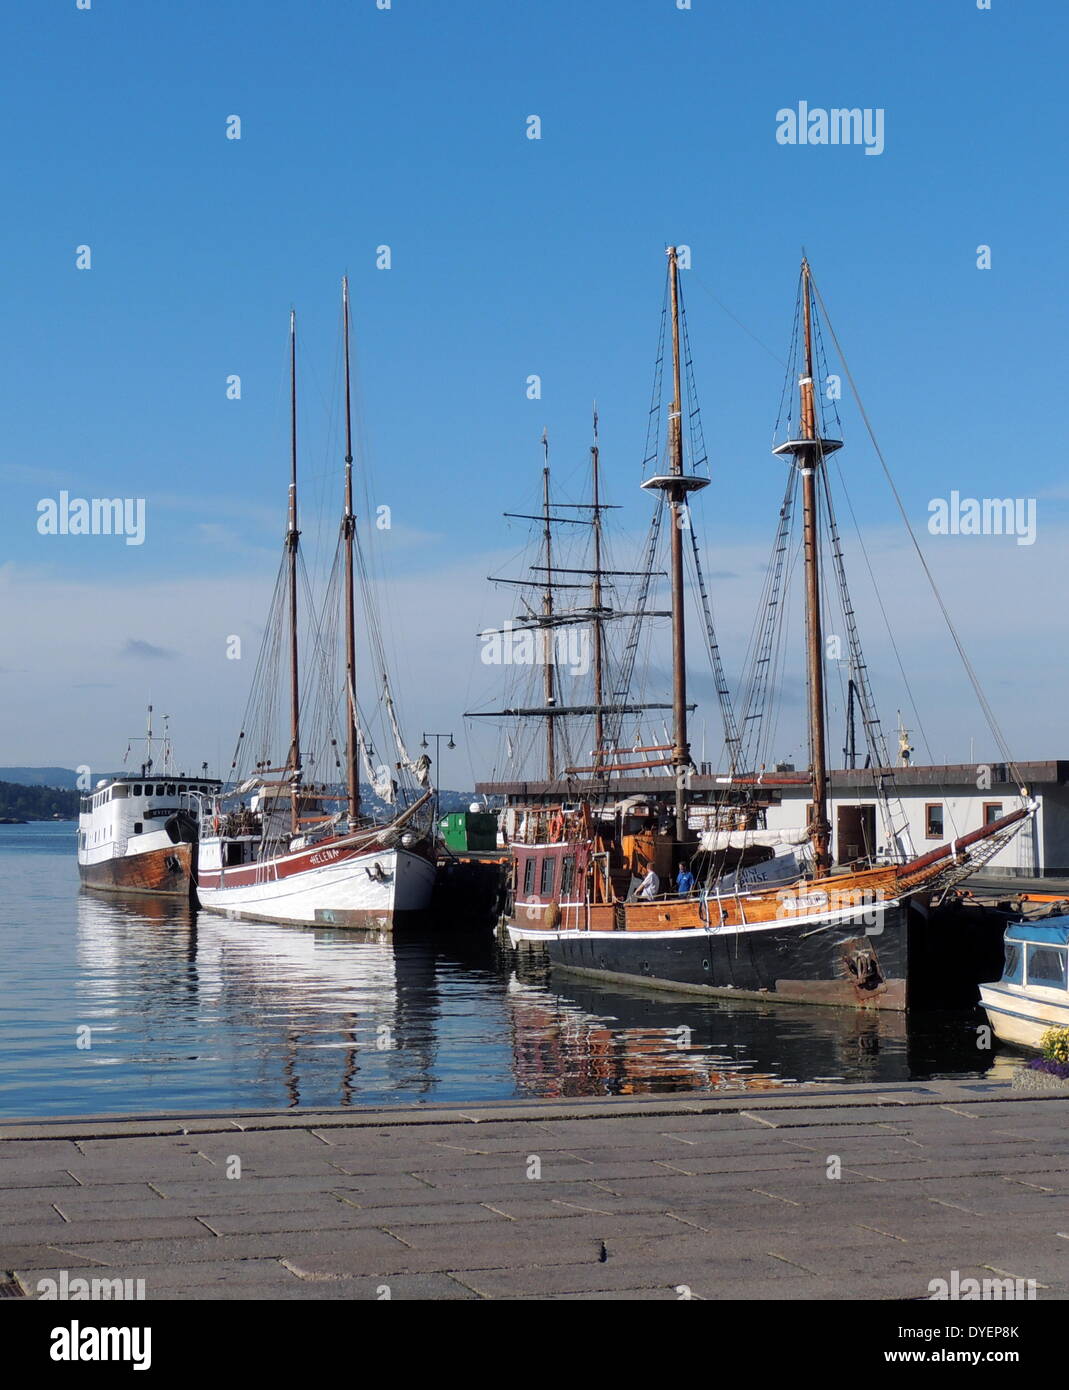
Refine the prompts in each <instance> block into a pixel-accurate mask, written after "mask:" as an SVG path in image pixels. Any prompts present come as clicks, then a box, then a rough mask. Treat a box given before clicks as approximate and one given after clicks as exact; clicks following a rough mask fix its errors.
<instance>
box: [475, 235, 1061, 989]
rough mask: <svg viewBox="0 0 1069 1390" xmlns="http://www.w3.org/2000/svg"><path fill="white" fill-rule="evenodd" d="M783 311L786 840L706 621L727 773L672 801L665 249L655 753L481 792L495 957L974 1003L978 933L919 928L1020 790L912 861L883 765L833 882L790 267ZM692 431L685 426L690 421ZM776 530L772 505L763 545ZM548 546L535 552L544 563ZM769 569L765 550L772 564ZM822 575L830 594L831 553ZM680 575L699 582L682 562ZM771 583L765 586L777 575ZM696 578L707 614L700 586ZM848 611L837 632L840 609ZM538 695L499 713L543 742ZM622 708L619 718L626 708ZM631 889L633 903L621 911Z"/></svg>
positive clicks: (821, 480) (688, 762)
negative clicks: (801, 793)
mask: <svg viewBox="0 0 1069 1390" xmlns="http://www.w3.org/2000/svg"><path fill="white" fill-rule="evenodd" d="M799 298H800V304H799V309H800V312H799V314H798V320H799V334H798V337H799V338H800V353H801V357H800V359H799V370H798V392H799V407H800V418H799V422H798V426H797V428H795V429H792V430H789V431H788V437H787V438H786V439H785V440H784V441H783V442H782V443H781V444H779V445H778V446H777V447H776V449H775V450H774V453H775V454H776V455H778V456H779V457H780V458H783V459H785V460H786V461H788V462H789V465H790V468H791V475H790V481H789V484H788V498H790V497H792V496H793V495H794V493H793V489H794V488H795V486H796V484H800V491H801V502H802V550H803V559H804V592H805V641H806V668H807V677H808V679H807V685H808V734H809V748H810V768H809V770H808V772H807V773H806V774H805V780H806V782H807V783H808V785H809V790H810V801H809V805H808V813H807V819H806V823H805V825H804V826H799V827H796V828H794V829H793V830H784V829H774V828H773V829H770V828H768V826H767V823H766V819H765V816H764V811H765V808H766V807H767V804H768V798H769V796H770V795H771V794H772V793H773V789H774V785H775V782H776V780H777V779H776V777H775V776H772V775H768V774H766V772H765V769H764V767H763V766H761V767H758V768H753V767H751V768H750V769H749V770H747V768H746V766H745V762H744V758H745V747H744V742H743V739H742V738H741V737H740V734H739V727H738V723H737V722H736V721H735V719H734V715H733V712H732V710H731V707H730V701H729V700H727V699H726V698H723V697H724V696H725V695H726V687H725V685H724V682H723V676H722V667H721V665H720V662H719V651H718V648H717V647H716V642H715V636H714V635H713V633H712V626H711V615H710V610H709V606H708V603H707V602H706V603H705V605H704V613H705V616H706V619H707V625H708V634H707V635H708V637H709V639H710V646H711V652H712V654H713V658H714V674H715V675H716V676H717V688H718V691H719V693H720V694H721V696H722V700H721V703H722V708H723V710H724V714H725V747H726V748H727V750H728V753H729V756H730V760H731V770H730V775H729V776H727V777H725V778H724V779H722V780H723V782H724V783H725V787H724V790H723V792H722V794H721V795H720V796H719V797H718V799H717V800H716V802H715V803H714V804H713V805H712V806H709V807H706V808H705V818H704V820H703V821H702V823H701V827H700V828H696V827H695V825H694V824H693V823H692V820H691V816H690V814H689V813H690V811H693V809H694V807H693V806H692V805H690V803H691V801H692V798H691V796H690V792H689V785H690V781H691V776H692V773H693V766H694V765H693V760H692V754H691V744H690V736H689V731H688V723H687V720H688V714H689V713H690V712H691V710H692V709H693V706H691V705H688V702H687V669H686V653H687V645H686V620H685V597H684V593H685V590H684V563H683V557H684V540H685V537H686V536H687V535H688V534H691V535H693V531H692V528H691V526H690V524H689V506H690V499H691V497H692V496H693V494H695V493H696V492H698V491H699V490H701V489H702V488H704V487H705V486H706V485H707V484H708V482H709V479H708V477H706V476H703V475H700V474H698V473H696V472H695V471H694V470H693V468H692V469H691V471H689V472H688V471H687V470H686V469H685V467H684V424H683V421H684V400H683V386H682V376H683V368H684V365H685V366H686V368H687V371H688V373H689V369H690V357H689V351H687V352H685V351H684V350H683V348H682V347H681V338H685V326H681V325H682V324H683V319H682V312H681V295H680V286H679V265H678V259H677V256H676V252H675V249H674V248H669V250H668V292H667V306H668V307H667V311H668V312H669V313H670V317H671V344H672V349H671V354H672V355H671V360H672V378H671V381H672V397H671V404H670V409H669V420H668V431H667V465H668V466H667V467H666V468H661V469H660V470H659V471H655V472H654V474H653V476H652V477H650V478H648V479H647V480H646V481H645V482H644V484H643V486H644V487H645V488H646V489H648V490H650V491H652V492H654V493H656V494H659V496H660V498H661V499H662V501H663V506H664V510H665V511H666V513H667V520H668V521H669V522H670V580H671V632H672V675H673V682H672V706H671V708H672V730H671V736H670V739H668V740H666V741H665V742H664V743H662V744H646V745H643V746H636V748H635V749H634V750H633V751H634V753H635V754H636V755H639V754H641V755H642V756H641V758H640V759H639V760H638V761H632V762H625V761H621V754H620V752H619V750H618V749H617V748H616V747H614V746H612V741H611V740H609V746H606V742H605V741H604V739H603V737H602V736H603V734H604V722H602V723H601V727H599V729H598V731H597V735H596V737H595V743H594V748H595V757H594V763H593V765H592V766H591V767H586V768H571V769H568V770H567V772H566V775H565V776H564V777H563V778H559V779H558V787H559V788H560V793H561V794H559V795H558V796H557V797H554V796H553V794H552V787H551V785H550V784H551V783H552V781H553V776H554V769H553V765H552V761H550V763H549V764H548V766H547V778H548V781H547V784H546V785H545V786H544V787H543V788H542V789H541V791H542V794H541V795H539V796H537V797H535V798H532V799H531V800H530V802H529V804H527V805H523V804H522V802H517V801H516V798H515V796H514V793H515V790H516V788H515V784H513V786H512V787H511V788H509V787H503V786H501V785H500V784H498V785H496V786H495V785H494V784H487V785H485V786H484V787H483V788H482V789H483V790H487V791H493V790H505V791H507V792H509V793H510V795H512V798H513V802H514V804H513V806H512V807H511V809H510V811H509V813H508V816H507V821H508V824H509V826H510V829H511V831H512V835H511V852H512V859H513V885H512V888H513V893H512V898H513V901H512V908H511V912H510V914H509V918H508V923H507V928H508V935H509V938H510V940H511V941H512V943H513V944H521V943H535V944H538V945H541V946H544V947H545V948H546V950H547V951H548V954H549V956H550V959H551V960H552V961H553V962H555V963H557V964H559V965H562V966H566V967H568V968H570V969H573V970H579V971H585V972H594V973H596V974H599V975H610V976H616V977H624V978H628V979H638V980H645V981H647V982H654V983H656V984H659V985H662V986H671V987H676V988H682V989H691V990H698V991H701V992H707V991H711V992H718V991H724V992H730V993H731V994H732V995H733V996H735V997H738V996H740V995H754V996H757V997H761V998H768V997H774V998H776V999H779V1000H783V1001H789V1002H798V1003H817V1004H840V1005H848V1006H857V1005H864V1006H869V1007H875V1008H879V1009H893V1010H900V1009H904V1008H906V1007H907V1006H909V1005H910V1004H917V1003H919V1002H921V1001H922V1000H924V999H925V998H926V997H927V998H932V999H934V1000H936V1001H943V1000H946V999H947V998H948V997H949V996H950V993H951V991H952V989H953V988H954V987H957V986H960V985H961V984H962V982H964V983H965V985H966V988H967V989H972V990H973V991H974V992H973V994H972V1000H975V986H976V985H977V984H978V982H979V981H980V980H982V979H983V978H984V972H985V970H986V969H987V968H988V966H987V962H988V961H989V959H990V949H989V948H990V943H989V942H988V941H987V940H986V936H985V932H984V931H981V930H980V929H978V928H976V927H975V926H971V927H970V926H964V925H962V924H961V923H960V921H959V922H958V923H957V924H942V925H935V924H933V922H932V921H931V920H930V917H929V913H928V908H929V905H930V903H931V902H932V899H933V896H934V895H936V894H938V893H940V892H942V891H944V890H945V889H946V888H948V887H949V886H951V885H953V884H955V883H958V882H960V881H961V880H962V879H964V878H965V877H967V876H968V875H969V874H970V873H972V872H974V871H975V870H976V869H977V868H978V867H980V866H981V865H982V864H983V863H985V862H986V861H987V859H989V858H990V857H991V856H992V855H993V854H994V853H995V852H997V850H998V849H999V848H1001V847H1002V846H1003V845H1004V844H1005V843H1006V841H1007V840H1008V839H1009V838H1011V837H1012V836H1013V835H1014V834H1016V833H1017V831H1018V830H1019V828H1020V827H1021V825H1022V824H1023V822H1024V821H1025V820H1026V819H1027V818H1028V817H1029V816H1030V815H1032V814H1033V812H1034V803H1032V802H1031V801H1030V800H1029V798H1028V794H1027V791H1026V789H1024V788H1022V789H1021V804H1020V806H1019V807H1018V808H1017V809H1015V810H1014V811H1012V812H1011V813H1010V814H1008V815H1005V816H1002V817H1000V818H999V819H997V820H995V821H993V822H992V823H990V824H988V825H985V826H984V827H983V828H981V829H979V830H976V831H974V832H972V833H970V834H967V835H963V836H961V837H959V838H957V839H954V840H952V841H950V842H948V843H946V844H943V845H940V846H939V847H938V848H935V849H933V850H932V851H931V852H929V853H927V854H923V855H920V856H917V855H916V854H915V853H914V852H913V851H912V847H911V845H910V844H909V841H908V835H907V834H904V833H903V830H904V825H898V826H896V825H895V824H894V816H893V797H894V792H893V772H892V770H891V769H890V767H889V762H890V760H889V758H887V757H886V756H884V757H883V758H882V759H881V760H879V761H877V762H876V763H875V766H874V767H873V769H872V775H873V779H874V784H875V786H876V791H877V794H878V795H879V796H880V797H881V798H882V803H881V804H883V805H884V806H885V808H887V825H888V834H887V846H886V852H885V854H884V855H883V856H882V857H881V859H874V858H873V857H872V856H871V855H870V856H869V857H868V858H867V859H866V860H864V861H859V862H857V863H856V864H854V865H851V866H848V867H847V868H846V869H845V870H839V871H835V872H833V869H832V863H831V855H830V853H829V842H830V824H829V818H828V761H827V750H826V723H827V708H826V698H825V690H824V666H823V661H824V637H823V621H822V620H823V611H822V600H821V595H822V572H821V543H820V539H821V538H820V524H819V523H820V517H819V513H820V509H821V505H822V497H824V496H825V492H824V490H825V489H826V487H827V480H826V477H825V474H824V469H825V460H826V459H827V457H828V456H829V455H830V454H832V453H833V452H834V451H835V450H837V449H839V448H840V447H841V441H840V440H838V439H834V438H830V437H827V436H826V435H825V433H824V431H823V429H822V427H821V421H820V420H819V419H818V410H817V405H816V399H815V390H814V372H815V362H814V334H813V320H814V311H813V298H812V281H811V274H810V268H809V265H808V262H806V261H803V264H802V270H801V281H800V290H799ZM662 338H663V329H662ZM688 384H689V376H688ZM690 414H691V418H692V416H693V411H692V412H691V413H690ZM828 496H829V498H830V494H828ZM827 506H829V507H830V500H829V501H828V503H827ZM787 511H788V505H787V503H785V506H784V509H783V511H781V532H782V527H783V517H784V515H785V513H786V512H787ZM547 517H548V507H547ZM547 536H548V523H547ZM548 544H549V542H548V538H547V542H546V545H547V550H548ZM784 549H785V546H784V545H783V544H782V543H781V544H780V555H781V557H782V552H783V550H784ZM833 555H834V560H835V564H836V567H837V569H838V570H839V571H840V575H839V577H840V578H841V579H842V582H843V584H844V585H845V577H844V575H843V574H842V573H841V571H842V564H841V554H840V553H839V550H838V538H837V535H836V537H835V547H834V551H833ZM694 558H695V563H696V564H697V562H698V547H697V544H696V542H695V543H694ZM779 564H780V569H781V570H782V558H781V559H780V561H779ZM697 575H698V581H699V586H700V589H701V593H702V598H703V600H705V599H706V598H707V595H706V592H705V585H704V581H703V580H702V578H701V572H700V568H698V569H697ZM777 582H779V581H777ZM780 607H781V608H782V604H780ZM848 609H849V614H850V616H849V622H850V623H852V608H849V605H848ZM551 614H552V602H551V600H549V599H547V602H546V604H545V605H544V609H543V622H548V621H549V620H550V618H551ZM851 630H852V629H851ZM764 660H765V669H764V672H763V673H761V672H760V671H759V674H758V677H757V678H756V679H757V680H758V681H759V682H760V681H762V680H763V681H767V679H768V669H769V666H770V662H769V660H768V658H767V657H766V658H764ZM757 665H758V667H760V661H758V663H757ZM853 669H854V673H855V674H856V675H857V676H858V690H859V698H863V704H862V712H863V716H864V723H865V727H866V731H867V732H869V733H872V732H873V731H874V730H878V719H877V717H876V715H875V713H874V709H873V706H872V703H871V698H870V692H869V691H868V689H867V678H866V677H865V675H864V670H865V667H864V662H863V660H862V658H861V656H860V647H857V651H856V660H855V664H854V668H853ZM552 693H553V692H552V688H551V687H550V686H547V699H546V705H547V708H546V709H543V710H541V711H538V710H535V709H529V710H526V711H522V710H511V711H505V713H508V714H529V715H530V714H539V713H540V714H541V715H542V716H543V717H546V719H547V725H548V727H549V728H551V729H552V728H553V727H554V725H555V724H557V722H558V720H559V719H560V718H561V717H563V716H564V715H566V714H568V713H570V712H574V711H568V710H562V709H554V708H549V707H551V706H552V704H553V701H552V699H551V698H550V697H551V696H552ZM852 693H853V685H852ZM762 699H763V696H762ZM757 703H760V701H757ZM623 708H625V709H627V708H632V707H631V706H627V705H626V704H625V705H624V706H623ZM592 709H593V712H594V713H595V714H599V715H602V716H610V715H611V716H612V717H617V715H618V711H617V710H615V709H610V708H609V707H606V706H603V705H602V703H601V701H600V699H599V698H595V702H594V705H593V706H592ZM747 718H749V714H748V715H747ZM881 738H882V736H881ZM877 745H879V740H877ZM652 768H667V769H670V770H671V773H672V777H673V779H674V792H673V794H672V796H671V798H670V799H666V798H663V797H657V796H655V795H649V796H647V795H642V794H638V795H632V796H630V797H620V796H619V795H617V796H614V795H613V791H612V779H613V777H614V776H619V775H620V774H622V773H624V772H628V773H632V774H633V773H634V772H636V771H638V772H639V773H640V774H641V773H646V774H647V775H648V770H649V769H652ZM580 776H585V777H588V778H591V779H592V781H589V782H587V783H586V784H585V785H584V784H582V783H580V782H578V781H577V780H575V779H576V778H578V777H580ZM783 780H790V781H794V782H797V781H798V780H800V779H798V778H796V777H790V778H784V779H783ZM777 850H779V851H786V852H784V853H777ZM684 863H689V864H690V865H691V867H692V868H693V869H694V871H695V876H696V883H695V885H694V887H693V888H692V889H690V890H688V891H686V892H676V891H672V885H674V884H675V883H676V881H677V873H678V870H679V868H680V866H681V865H683V864H684ZM651 871H652V872H651ZM640 879H643V880H644V885H643V889H642V890H641V891H640V893H639V895H638V896H637V897H636V895H635V891H634V890H635V887H636V884H637V883H638V880H640ZM661 884H666V886H667V887H668V891H667V892H662V891H657V890H658V888H659V885H661ZM651 890H653V891H651ZM990 931H994V932H996V933H998V932H1000V931H1001V923H993V924H992V925H991V926H990V927H989V928H987V932H988V933H990Z"/></svg>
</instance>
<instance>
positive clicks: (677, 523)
mask: <svg viewBox="0 0 1069 1390" xmlns="http://www.w3.org/2000/svg"><path fill="white" fill-rule="evenodd" d="M668 273H669V277H670V282H671V291H672V389H673V396H672V410H671V414H670V415H669V418H668V430H669V455H670V466H671V469H672V476H673V478H682V476H683V392H682V387H681V384H680V365H679V262H678V259H677V257H676V248H675V247H674V246H670V247H669V248H668ZM668 500H669V503H670V505H671V508H672V720H673V725H674V727H673V730H672V742H673V745H674V747H673V748H672V763H673V766H674V767H675V771H676V839H677V840H684V839H686V834H687V807H686V787H685V784H684V780H683V779H684V774H685V770H686V769H687V768H688V767H689V766H690V744H689V742H688V741H687V648H686V630H685V613H684V592H683V525H684V524H685V518H684V515H683V509H684V508H685V507H686V493H685V491H684V490H683V489H682V487H680V486H679V485H678V484H677V485H676V486H675V487H673V488H672V489H670V491H669V493H668Z"/></svg>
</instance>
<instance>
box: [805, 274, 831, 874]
mask: <svg viewBox="0 0 1069 1390" xmlns="http://www.w3.org/2000/svg"><path fill="white" fill-rule="evenodd" d="M810 301H811V293H810V284H809V262H808V261H807V260H806V259H805V258H804V257H803V260H802V331H803V334H804V342H805V375H804V376H803V377H802V379H801V382H800V383H799V385H800V390H801V412H802V438H803V439H805V440H808V441H810V443H809V449H808V452H807V453H806V454H805V455H803V456H801V459H800V462H801V465H802V536H803V546H804V554H805V612H806V657H807V664H808V670H809V749H810V758H811V776H812V787H813V797H812V800H811V802H810V805H809V838H810V841H811V843H812V845H813V871H814V876H815V877H817V878H822V877H823V876H824V875H825V874H826V873H827V872H828V869H829V868H830V867H831V856H830V854H829V850H828V846H829V838H830V834H829V832H830V829H831V827H830V826H829V824H828V756H827V750H826V748H825V746H824V725H825V717H824V716H825V711H824V633H823V621H822V614H821V610H820V524H819V521H820V519H819V516H818V514H817V470H818V469H819V468H821V467H823V457H822V454H821V448H820V440H819V438H818V436H817V426H816V409H815V402H814V399H813V327H812V309H811V302H810Z"/></svg>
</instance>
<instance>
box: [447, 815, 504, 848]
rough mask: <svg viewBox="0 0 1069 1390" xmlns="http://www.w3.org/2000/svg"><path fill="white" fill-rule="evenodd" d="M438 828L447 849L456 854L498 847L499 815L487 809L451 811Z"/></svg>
mask: <svg viewBox="0 0 1069 1390" xmlns="http://www.w3.org/2000/svg"><path fill="white" fill-rule="evenodd" d="M438 828H439V830H440V831H441V833H442V840H443V842H444V843H445V847H446V849H451V850H452V851H453V853H454V854H463V853H464V852H465V851H467V850H487V849H497V817H496V816H495V815H491V814H490V813H489V812H487V811H451V812H450V813H449V815H447V816H443V817H442V819H441V820H440V821H439V822H438Z"/></svg>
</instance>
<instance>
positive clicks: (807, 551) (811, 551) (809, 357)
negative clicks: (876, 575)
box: [772, 256, 842, 878]
mask: <svg viewBox="0 0 1069 1390" xmlns="http://www.w3.org/2000/svg"><path fill="white" fill-rule="evenodd" d="M812 320H813V315H812V292H811V285H810V270H809V262H808V260H806V259H805V257H804V256H803V258H802V345H803V350H804V354H805V366H804V368H803V372H802V375H801V376H800V377H799V379H798V391H799V397H800V401H801V432H800V438H798V439H788V440H786V441H785V442H784V443H783V444H780V445H779V446H778V447H777V448H775V449H773V451H772V452H773V453H774V454H779V455H781V456H785V455H788V454H790V455H792V456H793V458H794V462H795V466H796V467H797V469H798V471H799V472H800V473H801V475H802V546H803V554H804V557H805V631H806V670H807V676H808V680H807V685H808V691H809V757H810V774H809V775H810V783H811V788H812V790H811V794H810V795H811V799H810V803H809V827H808V829H809V841H810V844H811V845H812V847H813V874H814V877H816V878H823V877H824V876H825V875H826V874H827V872H828V870H829V869H830V868H831V850H830V846H831V825H830V824H829V822H828V757H827V749H826V747H825V738H824V726H825V700H824V634H823V622H822V615H821V608H820V517H819V514H818V510H817V495H818V494H817V473H818V471H819V470H820V469H822V468H823V467H824V460H825V458H826V457H827V456H828V454H831V453H834V452H835V450H836V449H841V448H842V440H839V439H823V438H821V437H820V435H819V433H818V420H817V413H816V397H815V393H814V389H813V321H812Z"/></svg>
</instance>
